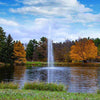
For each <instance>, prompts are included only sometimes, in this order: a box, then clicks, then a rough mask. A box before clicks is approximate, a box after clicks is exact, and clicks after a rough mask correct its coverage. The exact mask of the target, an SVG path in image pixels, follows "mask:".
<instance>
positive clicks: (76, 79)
mask: <svg viewBox="0 0 100 100" xmlns="http://www.w3.org/2000/svg"><path fill="white" fill-rule="evenodd" d="M2 81H3V82H16V83H19V84H20V87H22V86H23V85H24V83H25V82H33V81H43V82H55V83H57V84H59V83H62V84H64V85H68V86H69V88H68V92H81V93H94V92H96V90H97V89H98V88H99V89H100V67H54V68H53V69H52V68H51V69H47V68H46V67H34V66H33V67H25V66H14V67H13V66H12V67H0V82H2Z"/></svg>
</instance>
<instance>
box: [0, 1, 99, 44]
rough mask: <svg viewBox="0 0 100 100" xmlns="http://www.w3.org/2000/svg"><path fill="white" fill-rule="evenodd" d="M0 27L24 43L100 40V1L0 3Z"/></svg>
mask: <svg viewBox="0 0 100 100" xmlns="http://www.w3.org/2000/svg"><path fill="white" fill-rule="evenodd" d="M0 27H3V29H4V30H5V32H6V33H7V35H8V34H11V35H12V37H13V39H14V40H20V41H21V42H23V43H28V41H29V40H30V39H37V40H39V39H40V38H41V37H43V36H44V37H48V34H50V35H51V39H52V40H53V41H54V42H63V41H65V40H67V39H69V40H75V39H78V38H83V37H90V38H97V37H98V38H100V0H0Z"/></svg>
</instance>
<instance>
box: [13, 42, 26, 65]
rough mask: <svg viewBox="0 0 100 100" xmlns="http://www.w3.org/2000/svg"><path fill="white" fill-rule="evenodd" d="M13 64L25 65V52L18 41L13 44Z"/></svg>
mask: <svg viewBox="0 0 100 100" xmlns="http://www.w3.org/2000/svg"><path fill="white" fill-rule="evenodd" d="M14 58H15V64H24V63H26V52H25V49H24V46H23V45H22V44H21V42H20V41H18V42H15V43H14Z"/></svg>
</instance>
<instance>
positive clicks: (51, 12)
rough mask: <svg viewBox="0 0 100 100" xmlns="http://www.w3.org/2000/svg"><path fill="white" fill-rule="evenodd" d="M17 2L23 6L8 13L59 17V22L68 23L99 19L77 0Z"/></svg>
mask: <svg viewBox="0 0 100 100" xmlns="http://www.w3.org/2000/svg"><path fill="white" fill-rule="evenodd" d="M17 1H19V0H17ZM19 2H21V3H23V4H24V6H22V7H20V8H15V9H14V8H10V9H9V10H10V12H12V13H20V14H31V15H33V16H37V15H39V16H41V17H51V18H57V17H58V18H59V17H60V20H61V21H63V20H66V21H67V22H70V23H89V22H98V20H99V19H100V14H93V13H92V12H93V10H92V9H91V8H88V7H85V5H83V4H81V3H80V2H78V1H77V0H34V1H33V0H30V2H29V0H22V1H19ZM61 17H62V18H61ZM99 21H100V20H99Z"/></svg>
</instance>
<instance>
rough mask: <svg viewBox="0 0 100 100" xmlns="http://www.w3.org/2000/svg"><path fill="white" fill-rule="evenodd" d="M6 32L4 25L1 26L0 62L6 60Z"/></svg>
mask: <svg viewBox="0 0 100 100" xmlns="http://www.w3.org/2000/svg"><path fill="white" fill-rule="evenodd" d="M5 34H6V33H5V32H4V30H3V28H2V27H0V62H3V60H4V50H3V48H4V47H5V44H6V36H5Z"/></svg>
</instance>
